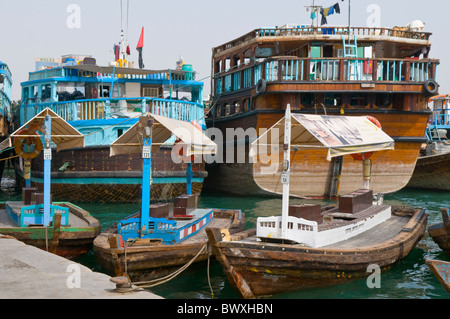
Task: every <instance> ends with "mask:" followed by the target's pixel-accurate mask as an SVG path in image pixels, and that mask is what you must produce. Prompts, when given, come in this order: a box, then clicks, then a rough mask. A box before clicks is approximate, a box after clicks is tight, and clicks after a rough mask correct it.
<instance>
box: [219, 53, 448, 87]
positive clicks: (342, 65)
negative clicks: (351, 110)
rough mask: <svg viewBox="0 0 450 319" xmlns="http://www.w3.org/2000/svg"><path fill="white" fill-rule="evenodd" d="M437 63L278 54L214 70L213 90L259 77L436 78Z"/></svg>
mask: <svg viewBox="0 0 450 319" xmlns="http://www.w3.org/2000/svg"><path fill="white" fill-rule="evenodd" d="M437 64H439V61H437V60H431V59H422V60H416V59H373V58H296V57H277V58H270V59H266V60H265V61H263V62H259V63H256V64H253V65H251V64H248V65H244V66H241V67H239V68H237V69H233V70H229V71H226V72H221V73H219V74H217V75H216V83H215V89H216V94H221V93H224V92H232V91H237V90H239V89H243V88H247V87H250V86H251V85H252V84H253V85H256V84H257V83H258V81H259V80H261V79H264V80H266V81H267V82H310V81H324V82H326V81H340V82H344V81H358V82H417V83H421V82H425V81H427V80H429V79H433V80H434V79H435V78H436V69H437ZM252 77H253V78H252ZM252 81H253V83H252Z"/></svg>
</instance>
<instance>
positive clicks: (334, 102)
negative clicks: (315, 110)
mask: <svg viewBox="0 0 450 319" xmlns="http://www.w3.org/2000/svg"><path fill="white" fill-rule="evenodd" d="M324 105H325V107H326V108H333V107H335V108H341V106H342V94H332V93H331V94H330V93H327V94H324Z"/></svg>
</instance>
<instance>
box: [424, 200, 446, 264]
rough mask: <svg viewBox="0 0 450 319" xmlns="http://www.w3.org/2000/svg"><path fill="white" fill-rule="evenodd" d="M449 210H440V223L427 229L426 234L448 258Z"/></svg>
mask: <svg viewBox="0 0 450 319" xmlns="http://www.w3.org/2000/svg"><path fill="white" fill-rule="evenodd" d="M449 213H450V210H449V209H448V208H443V209H441V214H442V223H438V224H434V225H431V226H430V227H428V234H429V235H430V236H431V238H433V240H434V242H435V243H436V244H438V246H439V248H441V249H442V250H443V251H444V252H445V254H446V255H447V256H450V217H449Z"/></svg>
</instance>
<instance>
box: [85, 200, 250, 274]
mask: <svg viewBox="0 0 450 319" xmlns="http://www.w3.org/2000/svg"><path fill="white" fill-rule="evenodd" d="M196 215H197V217H194V216H196ZM190 216H191V217H185V218H183V217H180V216H178V217H174V218H170V219H167V220H161V219H159V220H160V222H162V224H159V225H160V226H161V227H164V226H163V225H165V226H167V225H168V224H172V225H173V229H172V231H171V232H170V236H173V238H184V237H185V236H188V235H191V236H189V237H188V238H186V239H185V240H182V241H179V240H178V241H177V242H176V243H172V241H173V240H170V241H169V242H165V241H164V240H163V238H164V237H166V236H169V234H168V232H166V231H162V232H161V233H159V234H155V236H154V238H152V239H137V240H133V239H131V240H130V241H128V242H124V241H123V239H122V238H121V237H120V236H118V235H117V226H113V227H111V228H110V229H108V230H106V231H104V232H102V233H101V234H100V236H98V237H97V238H96V239H95V241H94V253H95V256H96V259H97V261H98V263H99V264H100V265H101V266H102V267H103V268H104V269H105V270H106V271H107V272H108V273H109V274H110V275H111V276H124V275H127V276H128V277H129V278H130V279H131V280H132V281H133V282H143V281H149V280H155V279H158V278H161V277H164V276H167V275H170V274H171V273H173V272H174V271H176V270H177V269H179V268H181V267H183V266H185V265H187V264H190V263H191V262H192V261H193V262H201V261H204V260H206V259H207V258H208V257H209V256H210V255H211V254H212V249H211V248H210V247H207V242H208V237H207V235H206V232H205V227H206V226H208V227H218V228H221V229H228V230H229V232H230V233H236V232H240V231H242V230H244V227H245V218H244V214H242V213H241V211H239V210H222V209H196V210H194V211H192V212H191V213H190ZM132 217H133V218H138V217H139V214H137V215H134V216H132ZM204 218H207V219H210V220H208V223H205V224H203V225H200V224H199V223H201V220H202V219H204ZM196 225H198V226H196ZM193 228H194V229H197V231H194V232H193V230H192V229H193Z"/></svg>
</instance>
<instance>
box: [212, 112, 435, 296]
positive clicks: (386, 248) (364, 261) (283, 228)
mask: <svg viewBox="0 0 450 319" xmlns="http://www.w3.org/2000/svg"><path fill="white" fill-rule="evenodd" d="M340 120H341V119H337V118H336V117H334V118H333V117H326V116H324V117H311V118H310V119H305V118H302V117H301V116H299V115H293V116H291V114H290V107H289V105H288V107H287V109H286V116H285V118H284V121H280V122H279V123H278V124H277V125H275V126H273V127H272V128H271V129H270V130H269V131H268V132H270V134H278V135H279V137H283V138H281V141H282V142H281V143H283V144H282V145H279V146H278V147H282V148H283V149H284V162H283V174H282V179H281V183H282V184H283V206H282V210H281V213H282V214H281V216H272V217H264V218H258V219H257V222H256V229H255V230H248V231H246V232H243V233H238V234H236V235H235V236H230V234H228V232H227V231H226V230H221V229H217V228H215V229H213V228H208V229H207V234H208V238H209V240H210V242H211V244H212V245H213V251H214V254H215V255H216V258H217V259H218V260H219V261H220V263H221V264H222V266H223V268H224V271H225V273H226V275H227V278H228V279H229V281H230V283H231V285H232V287H233V288H234V289H235V290H236V292H237V293H238V295H239V296H240V297H241V298H257V297H262V296H268V295H273V294H277V293H281V292H286V291H292V290H299V289H304V288H310V287H318V286H326V285H333V284H337V283H342V282H346V281H349V280H353V279H357V278H362V277H368V271H369V269H371V267H369V266H372V265H375V266H377V267H379V269H380V270H381V271H383V270H387V269H389V268H390V267H392V266H393V265H395V264H396V263H398V262H400V261H401V260H402V259H403V258H405V257H406V256H407V255H408V254H409V253H410V252H411V250H412V249H413V248H414V247H415V246H416V244H417V243H418V242H419V240H420V239H421V238H422V236H423V235H424V232H425V228H426V225H427V218H428V215H427V214H426V213H425V211H424V210H423V209H411V208H392V207H391V206H389V205H383V204H382V196H377V201H376V202H375V203H374V202H373V191H372V190H370V189H369V186H370V184H369V181H370V174H369V173H368V172H367V171H366V170H364V189H362V190H359V191H356V192H353V193H351V194H347V195H343V196H339V202H338V205H337V206H335V207H332V208H330V207H329V208H325V209H322V208H321V207H320V206H319V205H297V206H292V205H291V206H289V173H290V159H291V156H290V155H291V154H290V153H291V150H290V149H291V145H296V147H301V146H302V145H303V147H319V143H320V144H322V145H324V146H326V147H327V148H329V150H330V153H329V155H330V157H332V156H338V155H336V154H333V153H334V152H333V151H332V148H333V147H332V146H331V145H333V144H331V143H330V144H328V143H327V141H326V140H324V139H323V138H322V137H323V136H328V137H329V136H336V137H337V138H338V139H339V140H340V141H348V142H346V143H345V146H344V147H339V148H337V149H335V150H334V151H335V152H338V153H340V154H341V156H342V155H347V154H348V155H352V154H357V153H361V155H360V156H361V157H362V158H363V159H364V165H363V166H366V165H367V164H370V163H368V162H370V160H369V161H368V160H367V159H368V156H369V155H368V154H369V153H367V152H372V151H377V150H380V144H383V145H384V147H391V145H390V143H389V140H390V137H388V136H386V135H385V134H384V133H383V132H382V131H380V130H374V128H373V127H371V125H370V123H369V124H367V123H364V121H360V122H359V123H358V122H356V121H355V122H353V126H352V127H351V130H345V129H344V128H343V127H342V126H341V125H342V124H343V122H340ZM283 122H284V123H283ZM311 122H313V123H314V126H312V125H311ZM283 126H284V130H283V129H282V127H283ZM291 130H292V134H291ZM370 131H372V133H369V135H370V136H371V138H370V139H369V138H367V139H366V141H364V142H362V143H361V142H351V141H352V139H351V138H352V137H353V138H355V137H356V138H358V139H359V140H364V139H365V138H364V137H365V134H364V132H365V133H366V134H367V132H370ZM324 132H329V133H328V134H326V133H324ZM280 133H281V134H282V135H280ZM349 134H350V135H349ZM376 135H378V136H376ZM291 136H292V138H291ZM272 137H273V136H272ZM275 137H276V136H275ZM260 140H261V141H262V143H264V142H265V141H267V140H269V141H274V139H272V138H270V139H268V138H266V137H265V136H264V135H263V136H262V138H260ZM275 140H276V139H275ZM278 140H280V139H278ZM283 140H284V142H283ZM258 143H259V140H256V141H255V142H253V144H252V148H253V147H255V145H258ZM336 144H337V143H335V144H334V145H336ZM346 152H347V153H346ZM369 171H370V170H369Z"/></svg>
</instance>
